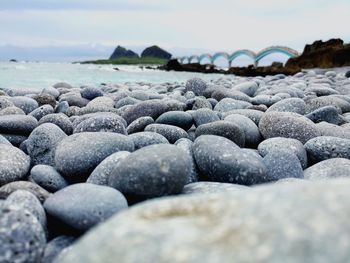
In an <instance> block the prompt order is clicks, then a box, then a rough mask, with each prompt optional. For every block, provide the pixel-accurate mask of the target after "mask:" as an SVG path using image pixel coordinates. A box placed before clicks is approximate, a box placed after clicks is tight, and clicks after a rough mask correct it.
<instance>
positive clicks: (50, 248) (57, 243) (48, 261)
mask: <svg viewBox="0 0 350 263" xmlns="http://www.w3.org/2000/svg"><path fill="white" fill-rule="evenodd" d="M75 240H76V237H73V236H58V237H56V238H54V239H52V240H51V241H50V242H48V243H47V245H46V247H45V251H44V254H43V258H42V262H45V263H54V261H55V259H56V257H57V256H58V255H59V254H60V253H61V252H62V250H64V249H65V248H67V247H69V246H70V245H72V244H73V243H74V241H75Z"/></svg>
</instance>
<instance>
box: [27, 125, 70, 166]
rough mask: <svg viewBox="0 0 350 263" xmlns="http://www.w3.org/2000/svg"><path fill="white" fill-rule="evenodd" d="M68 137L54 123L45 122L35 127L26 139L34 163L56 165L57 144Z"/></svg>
mask: <svg viewBox="0 0 350 263" xmlns="http://www.w3.org/2000/svg"><path fill="white" fill-rule="evenodd" d="M66 137H67V135H66V134H65V133H64V132H63V131H62V130H61V129H60V128H59V127H58V126H56V125H55V124H52V123H44V124H42V125H40V126H38V127H37V128H35V129H34V130H33V131H32V133H31V134H30V135H29V137H28V140H27V141H26V146H27V151H28V154H29V156H30V158H31V161H32V163H33V164H34V165H36V164H47V165H51V166H53V165H55V161H54V158H55V152H56V148H57V145H58V144H59V143H60V142H61V141H62V140H63V139H64V138H66Z"/></svg>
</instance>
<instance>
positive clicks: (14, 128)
mask: <svg viewBox="0 0 350 263" xmlns="http://www.w3.org/2000/svg"><path fill="white" fill-rule="evenodd" d="M37 126H38V121H37V120H36V119H35V118H34V117H32V116H26V115H4V116H0V133H10V134H19V135H28V134H30V133H31V132H32V131H33V130H34V129H35V128H36V127H37Z"/></svg>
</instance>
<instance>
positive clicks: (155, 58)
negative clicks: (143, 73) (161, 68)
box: [79, 45, 172, 65]
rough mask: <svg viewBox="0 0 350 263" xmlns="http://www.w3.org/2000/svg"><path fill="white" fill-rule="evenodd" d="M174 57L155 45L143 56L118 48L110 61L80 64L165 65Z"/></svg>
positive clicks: (102, 60)
mask: <svg viewBox="0 0 350 263" xmlns="http://www.w3.org/2000/svg"><path fill="white" fill-rule="evenodd" d="M171 57H172V55H171V54H170V53H169V52H167V51H165V50H164V49H162V48H160V47H158V46H156V45H154V46H150V47H148V48H146V49H145V50H143V51H142V53H141V56H139V55H138V54H137V53H136V52H134V51H132V50H129V49H126V48H125V47H122V46H117V47H116V48H115V50H114V51H113V53H112V54H111V56H110V57H109V58H108V59H99V60H90V61H83V62H79V63H81V64H112V65H165V64H167V63H168V61H169V60H170V59H171Z"/></svg>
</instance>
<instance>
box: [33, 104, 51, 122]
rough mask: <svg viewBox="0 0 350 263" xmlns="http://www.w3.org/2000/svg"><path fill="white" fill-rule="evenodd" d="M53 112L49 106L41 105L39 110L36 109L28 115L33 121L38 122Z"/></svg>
mask: <svg viewBox="0 0 350 263" xmlns="http://www.w3.org/2000/svg"><path fill="white" fill-rule="evenodd" d="M53 112H54V110H53V108H52V106H51V105H43V106H40V107H39V108H36V109H35V110H33V111H32V112H31V113H29V114H28V115H30V116H33V117H34V118H35V119H37V120H38V121H39V120H40V119H41V118H42V117H44V116H45V115H48V114H51V113H53Z"/></svg>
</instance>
